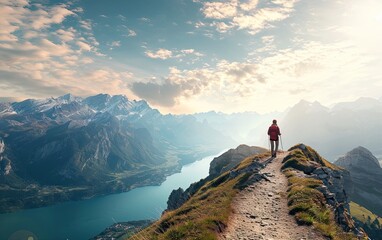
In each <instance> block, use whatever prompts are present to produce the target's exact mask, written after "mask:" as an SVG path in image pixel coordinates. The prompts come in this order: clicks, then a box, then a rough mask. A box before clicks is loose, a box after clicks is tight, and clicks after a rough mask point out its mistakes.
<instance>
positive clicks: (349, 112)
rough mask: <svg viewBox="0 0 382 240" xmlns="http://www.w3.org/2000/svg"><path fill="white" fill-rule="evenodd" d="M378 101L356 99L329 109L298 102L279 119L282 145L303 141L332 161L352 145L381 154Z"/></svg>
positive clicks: (381, 110)
mask: <svg viewBox="0 0 382 240" xmlns="http://www.w3.org/2000/svg"><path fill="white" fill-rule="evenodd" d="M381 119H382V103H381V102H380V101H378V100H376V99H371V98H360V99H358V100H356V101H354V102H347V103H338V104H337V105H335V106H333V107H332V108H328V107H324V106H323V105H321V104H320V103H318V102H313V103H311V102H307V101H301V102H299V103H298V104H296V105H295V106H293V107H292V108H291V109H290V110H289V111H287V113H286V114H285V117H283V118H282V119H281V120H280V121H279V125H280V128H281V132H282V134H283V136H285V137H284V138H285V139H283V140H284V144H285V145H289V146H291V145H293V144H294V143H296V142H304V143H306V144H309V145H311V146H315V147H316V149H317V150H318V151H319V152H320V154H321V155H323V156H325V157H326V158H327V159H328V160H330V161H333V162H334V160H336V159H337V158H338V157H339V156H341V155H342V154H343V153H344V152H346V151H348V150H349V149H351V148H353V147H354V146H358V145H362V146H365V147H367V148H368V149H370V150H372V151H373V152H375V153H378V154H381V153H382V147H381V144H380V143H379V140H380V138H381V137H380V131H378V129H381V128H382V121H381Z"/></svg>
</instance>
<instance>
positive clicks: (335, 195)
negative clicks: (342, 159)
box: [283, 144, 365, 236]
mask: <svg viewBox="0 0 382 240" xmlns="http://www.w3.org/2000/svg"><path fill="white" fill-rule="evenodd" d="M289 151H290V153H289V155H288V156H287V157H285V158H284V160H283V162H284V165H283V169H284V171H287V175H288V177H289V179H290V184H291V185H292V187H291V189H290V193H289V196H290V198H291V200H290V201H291V203H290V204H291V208H292V209H291V211H292V212H294V213H296V219H297V220H298V221H301V222H304V223H305V222H307V221H309V220H308V219H309V218H308V217H306V214H307V215H309V216H310V217H313V218H315V217H316V216H315V214H311V212H314V211H313V209H315V208H321V211H322V212H325V211H327V210H330V211H331V212H332V213H333V216H332V217H333V220H334V222H335V223H336V224H338V225H339V226H340V227H341V228H342V230H343V231H344V232H345V233H347V232H353V233H354V234H356V235H360V236H365V234H364V232H363V230H362V229H360V228H359V227H357V226H356V224H355V222H354V221H353V219H352V218H351V216H350V210H349V199H348V192H347V190H346V189H350V190H351V184H349V182H351V180H350V175H349V172H347V171H346V170H345V169H342V168H339V167H337V166H335V165H333V164H331V163H329V162H328V161H326V160H325V159H323V158H322V157H321V156H320V155H319V154H318V153H317V152H316V151H315V150H313V149H312V148H310V147H309V146H306V145H304V144H298V145H296V146H294V147H292V148H291V149H289ZM295 185H297V186H295ZM304 189H309V194H306V191H305V190H304ZM304 193H305V194H306V196H305V197H306V199H305V201H306V206H305V207H306V209H305V210H302V211H301V212H300V210H296V211H297V212H295V211H294V207H296V208H297V209H298V207H299V204H301V201H303V199H300V197H301V195H304ZM294 196H299V199H297V200H296V199H294ZM318 199H321V202H320V203H317V201H318ZM294 202H297V203H296V204H295V203H294ZM313 202H314V203H313ZM295 205H296V206H295ZM328 219H330V217H328ZM332 232H334V233H335V232H336V230H335V229H333V230H332ZM334 236H335V235H334Z"/></svg>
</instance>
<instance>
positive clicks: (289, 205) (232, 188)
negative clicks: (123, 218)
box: [121, 144, 367, 240]
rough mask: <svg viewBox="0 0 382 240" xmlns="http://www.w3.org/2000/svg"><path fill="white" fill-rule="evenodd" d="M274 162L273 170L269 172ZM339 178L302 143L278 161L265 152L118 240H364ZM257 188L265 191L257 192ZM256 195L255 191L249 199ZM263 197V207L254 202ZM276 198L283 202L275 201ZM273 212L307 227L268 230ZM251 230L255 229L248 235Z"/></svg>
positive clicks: (335, 170) (333, 168)
mask: <svg viewBox="0 0 382 240" xmlns="http://www.w3.org/2000/svg"><path fill="white" fill-rule="evenodd" d="M276 163H277V164H278V166H277V167H275V168H270V166H276V165H275V164H276ZM281 169H283V172H282V173H281V172H280V171H281ZM343 174H346V170H344V169H341V168H339V167H337V166H335V165H333V164H331V163H329V162H328V161H326V160H325V159H323V158H322V157H321V156H320V155H318V153H317V152H316V151H314V150H313V149H312V148H310V147H309V146H306V145H304V144H298V145H296V146H294V147H292V148H290V149H289V150H288V153H287V155H282V156H281V158H280V157H279V158H276V159H274V158H269V152H268V153H265V154H260V155H259V154H258V155H252V156H250V157H247V158H244V159H243V160H242V161H241V162H240V163H238V164H237V165H236V166H234V167H232V168H231V169H228V170H227V171H225V172H223V173H221V174H220V175H218V176H216V177H214V178H213V179H208V177H207V179H208V180H207V181H204V180H201V182H199V183H195V184H196V185H195V184H192V185H191V186H190V188H192V189H193V190H192V191H189V189H187V190H186V192H189V193H190V196H189V197H188V199H187V200H186V201H185V202H184V203H183V204H180V206H178V207H177V208H175V209H171V210H168V211H166V212H165V213H164V214H163V215H162V217H161V218H160V219H159V220H158V221H157V222H155V223H153V224H152V225H151V226H149V227H148V228H146V229H144V230H142V231H141V232H138V233H137V234H136V235H134V236H132V237H131V238H127V236H126V237H125V238H121V239H140V237H142V238H145V239H158V240H159V239H174V240H175V239H179V240H180V239H241V238H256V237H264V236H266V237H271V238H274V237H276V238H278V239H284V238H283V237H282V236H284V237H285V236H291V235H289V234H292V235H293V236H296V237H298V239H300V238H301V237H303V238H304V237H306V236H308V237H312V236H315V237H314V239H327V238H330V239H338V240H340V239H359V238H361V239H367V235H366V234H365V232H364V231H363V229H362V228H360V227H359V226H357V225H356V223H355V222H354V221H353V220H352V219H351V217H350V214H349V210H348V209H349V206H348V199H347V195H346V193H345V190H344V182H345V178H344V175H343ZM283 175H285V176H284V177H282V176H283ZM278 178H285V179H287V180H288V187H287V186H286V185H285V186H284V187H282V190H281V191H282V192H283V193H279V192H277V191H278V190H276V188H275V187H274V185H273V184H275V183H276V185H277V184H280V183H278V182H277V181H276V179H278ZM275 181H276V182H275ZM266 186H267V187H266ZM280 186H281V185H280ZM263 187H265V192H264V191H262V190H261V189H262V188H263ZM258 190H260V192H258V193H256V194H254V191H258ZM272 191H276V192H272ZM245 193H249V194H248V196H245V195H243V194H245ZM259 194H260V195H259ZM256 197H260V198H256ZM255 198H256V199H257V200H256V199H255ZM263 198H264V199H265V201H263V204H264V205H262V204H260V203H259V202H258V201H261V200H262V199H263ZM286 198H287V199H286ZM271 199H272V200H271ZM280 199H284V201H285V202H280ZM240 201H247V203H246V204H244V205H240V206H241V207H239V208H238V209H236V210H232V208H231V207H232V204H234V205H235V204H236V205H237V204H238V202H240ZM269 203H272V204H271V205H268V204H269ZM248 204H253V206H252V205H251V206H252V207H248ZM233 208H234V209H235V207H233ZM272 208H273V210H272ZM279 208H281V209H283V210H285V209H287V211H286V216H285V217H287V218H288V219H289V218H290V215H289V214H291V215H292V216H293V215H294V217H295V220H287V221H288V224H289V223H291V224H296V222H295V221H297V222H298V223H299V224H303V225H307V228H306V227H300V226H298V225H296V226H293V227H285V225H284V227H275V228H272V226H273V225H274V224H277V222H278V221H281V222H283V221H284V220H285V218H277V217H276V216H278V213H279V212H280V209H279ZM263 210H264V211H263ZM253 211H254V212H256V213H252V212H253ZM275 211H276V215H274V216H273V215H272V214H273V213H275ZM288 212H289V213H288ZM232 214H234V215H235V214H236V215H237V216H239V217H240V219H241V220H240V221H238V224H239V225H232V224H233V223H232V219H234V218H235V217H233V218H232ZM262 214H266V215H262ZM292 219H293V218H292ZM276 226H278V225H276ZM288 226H289V225H288ZM254 228H255V229H257V230H256V231H254V230H253V229H254ZM303 229H305V230H303ZM227 231H228V232H227ZM258 234H260V235H258ZM285 234H286V235H285ZM317 234H319V235H317ZM280 237H281V238H280Z"/></svg>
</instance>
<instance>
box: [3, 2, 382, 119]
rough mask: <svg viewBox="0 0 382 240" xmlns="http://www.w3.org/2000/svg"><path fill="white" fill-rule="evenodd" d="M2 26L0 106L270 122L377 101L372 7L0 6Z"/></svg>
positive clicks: (380, 77) (376, 16)
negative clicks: (242, 116)
mask: <svg viewBox="0 0 382 240" xmlns="http://www.w3.org/2000/svg"><path fill="white" fill-rule="evenodd" d="M0 16H1V21H0V101H12V100H14V101H15V100H21V99H26V98H48V97H57V96H60V95H63V94H66V93H72V94H73V95H76V96H90V95H95V94H98V93H109V94H112V95H115V94H124V95H126V96H127V97H128V98H129V99H137V100H138V99H144V100H146V101H148V102H149V104H150V105H151V106H153V107H155V108H157V109H159V110H160V111H161V112H163V113H175V114H179V113H194V112H204V111H210V110H215V111H221V112H226V113H231V112H241V111H256V112H259V113H267V112H272V111H282V110H285V109H286V108H287V107H290V106H291V105H293V104H295V103H297V102H298V101H300V100H301V99H305V100H308V101H319V102H320V103H322V104H327V105H330V104H332V103H335V102H342V101H353V100H355V99H357V98H359V97H374V98H380V97H381V96H382V91H381V90H382V47H381V46H380V44H381V43H382V1H380V0H347V1H341V0H315V1H308V0H271V1H269V0H268V1H264V0H226V1H207V0H113V1H110V0H74V1H57V0H36V1H32V0H0Z"/></svg>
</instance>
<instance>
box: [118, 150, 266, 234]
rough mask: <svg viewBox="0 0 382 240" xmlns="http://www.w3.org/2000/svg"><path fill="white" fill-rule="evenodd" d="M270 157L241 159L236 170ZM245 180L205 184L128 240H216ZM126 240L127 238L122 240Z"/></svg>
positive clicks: (222, 177) (224, 176)
mask: <svg viewBox="0 0 382 240" xmlns="http://www.w3.org/2000/svg"><path fill="white" fill-rule="evenodd" d="M267 156H269V154H259V155H254V156H252V157H249V158H246V159H244V160H243V161H242V162H241V163H240V164H239V165H238V166H237V167H236V169H242V168H245V167H248V166H249V165H250V164H251V163H252V162H253V160H257V159H258V158H264V157H267ZM246 179H248V175H246V174H240V175H238V176H237V177H235V178H233V179H230V178H229V173H224V174H222V175H220V176H218V177H216V178H215V179H213V180H211V181H209V182H207V183H205V184H204V185H203V186H201V187H200V189H199V190H198V191H197V192H196V193H195V194H194V195H193V196H192V197H191V198H190V199H189V200H188V201H187V202H186V203H184V204H183V206H181V207H180V208H178V209H176V210H174V211H170V212H166V213H165V214H164V215H163V216H162V217H161V218H160V219H159V220H158V221H157V222H155V223H153V224H152V225H151V226H149V227H148V228H146V229H144V230H142V231H141V232H139V233H137V234H136V235H135V236H133V237H131V238H130V239H146V240H164V239H166V240H167V239H169V240H178V239H179V240H180V239H182V240H188V239H189V240H191V239H193V240H215V239H217V235H218V233H220V232H222V231H223V230H224V229H225V228H226V226H227V224H228V218H229V215H230V214H231V212H232V209H231V203H232V200H233V198H234V197H235V195H236V194H237V193H238V191H239V190H238V189H236V188H235V186H237V185H238V184H240V183H243V182H245V181H246ZM122 239H128V238H126V237H125V238H122Z"/></svg>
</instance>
